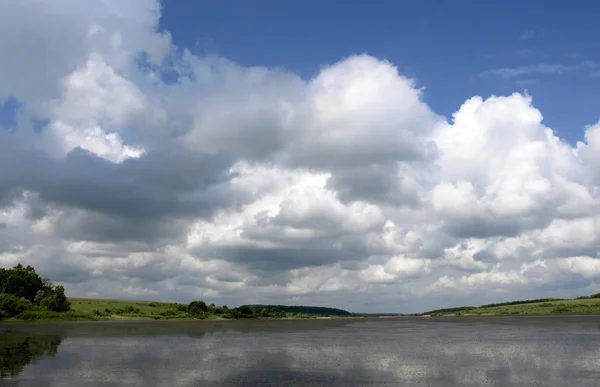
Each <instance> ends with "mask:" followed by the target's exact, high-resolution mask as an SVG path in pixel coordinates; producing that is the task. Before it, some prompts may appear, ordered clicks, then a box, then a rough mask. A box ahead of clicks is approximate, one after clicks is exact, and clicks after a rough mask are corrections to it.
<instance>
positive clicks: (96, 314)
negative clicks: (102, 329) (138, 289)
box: [70, 298, 223, 320]
mask: <svg viewBox="0 0 600 387" xmlns="http://www.w3.org/2000/svg"><path fill="white" fill-rule="evenodd" d="M70 301H71V310H72V311H74V312H77V313H80V314H85V315H87V316H89V317H90V318H91V319H96V320H172V319H183V320H186V319H187V320H191V319H215V320H216V319H220V318H223V317H222V313H219V314H216V313H215V312H216V308H212V307H208V310H209V311H208V312H207V313H203V314H202V315H201V316H198V317H194V316H192V315H191V314H190V313H189V312H188V308H187V307H188V305H187V304H179V303H175V302H154V301H124V300H103V299H85V298H71V299H70ZM211 309H212V312H213V313H211V312H210V311H211Z"/></svg>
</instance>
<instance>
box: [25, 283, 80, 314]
mask: <svg viewBox="0 0 600 387" xmlns="http://www.w3.org/2000/svg"><path fill="white" fill-rule="evenodd" d="M34 303H35V304H37V305H39V306H42V307H45V308H47V309H49V310H51V311H53V312H68V311H69V310H71V302H70V301H69V300H67V296H65V288H64V286H62V285H59V286H55V287H47V288H45V289H43V290H40V291H38V293H37V294H36V296H35V300H34Z"/></svg>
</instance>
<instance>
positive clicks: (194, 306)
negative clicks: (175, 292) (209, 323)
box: [187, 301, 208, 317]
mask: <svg viewBox="0 0 600 387" xmlns="http://www.w3.org/2000/svg"><path fill="white" fill-rule="evenodd" d="M187 309H188V313H189V314H191V315H192V316H196V317H198V316H202V315H204V314H205V313H206V312H208V306H206V303H205V302H204V301H192V302H190V303H189V305H188V308H187Z"/></svg>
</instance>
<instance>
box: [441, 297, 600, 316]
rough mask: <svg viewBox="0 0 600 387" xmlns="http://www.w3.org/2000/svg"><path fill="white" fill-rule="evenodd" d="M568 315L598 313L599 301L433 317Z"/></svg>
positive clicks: (513, 307)
mask: <svg viewBox="0 0 600 387" xmlns="http://www.w3.org/2000/svg"><path fill="white" fill-rule="evenodd" d="M568 313H582V314H584V313H600V299H599V298H587V299H575V300H560V301H550V302H537V303H531V304H520V305H519V304H517V305H504V306H496V307H487V308H483V307H478V308H473V309H464V310H457V311H454V312H451V313H440V314H433V316H453V315H454V316H471V315H475V316H484V315H536V314H568Z"/></svg>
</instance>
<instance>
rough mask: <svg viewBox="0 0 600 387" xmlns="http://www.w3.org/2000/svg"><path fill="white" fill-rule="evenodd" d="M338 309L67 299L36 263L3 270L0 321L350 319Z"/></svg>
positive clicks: (0, 270)
mask: <svg viewBox="0 0 600 387" xmlns="http://www.w3.org/2000/svg"><path fill="white" fill-rule="evenodd" d="M348 316H352V313H350V312H348V311H345V310H341V309H335V308H323V307H312V306H285V305H242V306H239V307H236V308H231V309H230V308H228V307H227V306H226V305H220V306H217V305H215V304H207V303H206V302H204V301H201V300H197V301H192V302H190V303H189V304H182V303H174V302H155V301H121V300H100V299H81V298H73V299H67V297H66V295H65V289H64V287H63V286H60V285H57V286H55V285H53V284H52V283H51V282H50V281H49V280H48V279H46V278H42V277H40V276H39V275H38V274H37V273H36V271H35V269H34V268H33V267H32V266H27V267H25V266H23V265H21V264H19V265H17V266H15V267H13V268H12V269H0V320H28V321H30V320H65V321H78V320H84V321H85V320H87V321H94V320H173V319H183V320H226V319H261V318H262V319H265V318H279V319H286V318H287V319H290V318H291V319H298V318H317V317H348Z"/></svg>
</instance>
